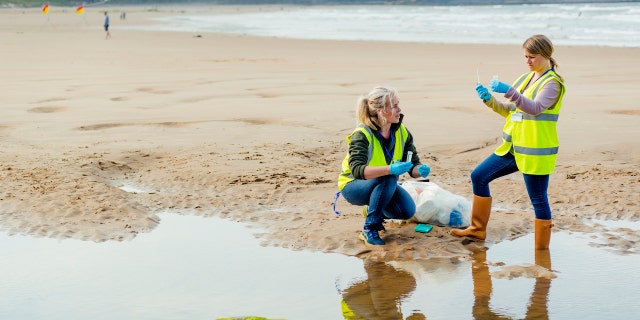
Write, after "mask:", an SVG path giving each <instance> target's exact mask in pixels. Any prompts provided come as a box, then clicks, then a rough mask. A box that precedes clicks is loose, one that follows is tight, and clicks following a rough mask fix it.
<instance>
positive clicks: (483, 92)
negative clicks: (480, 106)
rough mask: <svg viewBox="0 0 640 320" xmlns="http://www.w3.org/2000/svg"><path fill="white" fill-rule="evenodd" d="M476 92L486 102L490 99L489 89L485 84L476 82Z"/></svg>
mask: <svg viewBox="0 0 640 320" xmlns="http://www.w3.org/2000/svg"><path fill="white" fill-rule="evenodd" d="M476 92H477V93H478V97H480V99H482V101H485V102H486V101H489V100H491V93H489V89H487V88H486V87H485V86H483V85H481V84H479V83H478V85H477V86H476Z"/></svg>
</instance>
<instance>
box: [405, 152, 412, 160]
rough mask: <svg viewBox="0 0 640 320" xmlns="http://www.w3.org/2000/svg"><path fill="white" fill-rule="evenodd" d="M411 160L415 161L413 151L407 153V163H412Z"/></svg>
mask: <svg viewBox="0 0 640 320" xmlns="http://www.w3.org/2000/svg"><path fill="white" fill-rule="evenodd" d="M411 159H413V151H407V160H405V162H411Z"/></svg>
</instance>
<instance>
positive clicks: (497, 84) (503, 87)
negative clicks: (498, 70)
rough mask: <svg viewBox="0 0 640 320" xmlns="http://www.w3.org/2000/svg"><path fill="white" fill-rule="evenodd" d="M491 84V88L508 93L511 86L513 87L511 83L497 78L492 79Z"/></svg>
mask: <svg viewBox="0 0 640 320" xmlns="http://www.w3.org/2000/svg"><path fill="white" fill-rule="evenodd" d="M489 86H490V87H491V90H493V91H495V92H499V93H507V91H509V88H511V86H510V85H508V84H506V83H504V82H501V81H499V80H496V79H493V80H491V82H489Z"/></svg>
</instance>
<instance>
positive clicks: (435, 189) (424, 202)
mask: <svg viewBox="0 0 640 320" xmlns="http://www.w3.org/2000/svg"><path fill="white" fill-rule="evenodd" d="M400 186H401V187H402V188H404V189H405V190H407V192H408V193H409V194H410V195H411V198H413V201H414V202H415V203H416V213H415V215H414V216H413V219H414V220H416V221H418V222H421V223H430V224H435V225H440V226H449V227H454V228H460V227H467V226H469V225H470V224H471V202H470V201H469V200H467V199H466V198H464V197H462V196H459V195H456V194H454V193H451V192H449V191H447V190H445V189H442V188H441V187H440V186H438V185H437V184H436V183H435V182H421V181H404V182H402V183H401V184H400Z"/></svg>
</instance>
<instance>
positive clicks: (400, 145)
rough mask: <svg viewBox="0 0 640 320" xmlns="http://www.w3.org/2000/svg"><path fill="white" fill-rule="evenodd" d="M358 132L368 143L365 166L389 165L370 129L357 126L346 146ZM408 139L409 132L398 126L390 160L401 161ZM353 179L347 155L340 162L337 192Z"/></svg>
mask: <svg viewBox="0 0 640 320" xmlns="http://www.w3.org/2000/svg"><path fill="white" fill-rule="evenodd" d="M358 131H360V132H362V133H364V135H365V137H367V141H369V156H368V158H369V162H368V163H367V165H369V166H386V165H389V164H388V163H387V159H386V158H385V156H384V149H383V148H382V144H381V143H380V140H378V138H377V137H376V136H375V135H374V134H373V132H372V131H371V128H369V127H367V126H365V125H362V124H361V125H359V126H358V127H356V128H355V130H353V132H352V133H351V134H350V135H348V136H347V138H346V140H347V144H350V143H351V137H352V136H353V134H354V133H356V132H358ZM408 138H409V132H408V131H407V128H406V127H405V126H404V124H400V127H399V128H398V130H396V132H395V140H396V143H395V146H394V149H393V159H392V160H395V161H401V160H402V154H403V153H404V144H405V142H407V139H408ZM354 179H355V178H354V177H353V175H352V174H351V167H350V166H349V154H348V153H347V156H346V157H344V160H342V172H341V173H340V176H338V190H342V188H344V186H345V185H346V184H347V183H349V182H351V181H353V180H354Z"/></svg>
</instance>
